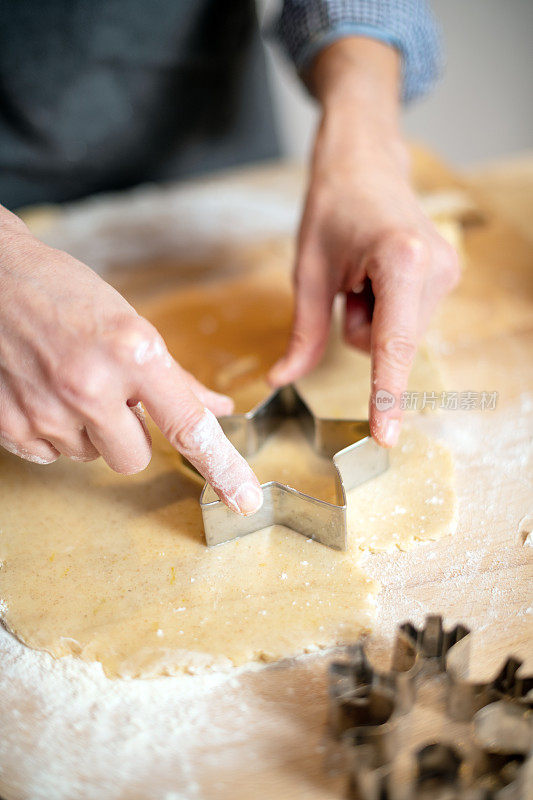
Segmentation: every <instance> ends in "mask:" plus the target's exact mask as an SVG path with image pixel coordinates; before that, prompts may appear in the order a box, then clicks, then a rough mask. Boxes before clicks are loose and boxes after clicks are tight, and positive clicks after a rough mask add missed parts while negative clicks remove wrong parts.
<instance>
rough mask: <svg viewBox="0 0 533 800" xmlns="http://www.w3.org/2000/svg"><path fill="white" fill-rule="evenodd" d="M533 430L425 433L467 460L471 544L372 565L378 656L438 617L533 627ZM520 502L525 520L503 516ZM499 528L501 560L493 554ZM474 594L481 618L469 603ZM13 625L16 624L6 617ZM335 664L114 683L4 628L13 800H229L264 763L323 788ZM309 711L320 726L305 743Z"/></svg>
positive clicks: (3, 758) (464, 517)
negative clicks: (328, 682)
mask: <svg viewBox="0 0 533 800" xmlns="http://www.w3.org/2000/svg"><path fill="white" fill-rule="evenodd" d="M531 423H532V414H531V399H530V397H529V396H523V397H522V398H521V399H520V402H518V403H515V404H513V405H510V406H508V407H507V408H506V409H505V410H504V411H501V412H497V413H494V414H490V415H485V416H484V415H483V414H474V413H468V412H466V413H465V415H460V414H459V413H457V414H454V415H451V414H450V415H449V416H446V415H444V414H443V415H440V416H439V417H436V418H434V419H429V418H426V419H424V420H423V421H421V422H420V424H421V426H422V427H423V428H424V429H425V431H426V432H427V433H430V434H433V435H436V436H441V437H442V438H443V439H445V440H446V442H447V443H448V444H449V445H450V446H451V447H452V449H453V451H454V455H455V460H456V466H457V471H458V479H457V485H458V493H459V502H460V508H459V530H458V532H457V535H456V536H455V537H448V538H445V539H443V540H442V541H440V542H436V543H433V542H432V543H425V544H423V545H420V546H419V547H415V548H414V549H413V550H411V551H410V552H398V551H396V552H395V553H384V554H377V555H376V554H371V553H368V554H366V555H365V556H364V564H363V566H364V568H365V569H366V570H367V571H368V572H369V573H370V574H371V575H372V576H373V577H375V578H377V579H378V580H380V582H381V584H382V593H381V595H380V596H379V598H378V603H379V608H378V617H377V621H376V636H375V637H374V638H375V640H376V642H379V640H380V639H383V638H384V639H385V640H386V648H387V649H388V648H389V644H390V636H391V635H392V633H393V630H394V628H395V626H396V625H397V623H398V622H400V621H403V620H404V619H405V618H410V619H412V620H413V621H415V622H417V623H421V622H422V621H423V619H424V616H425V615H426V614H427V613H429V612H439V611H440V612H444V613H445V616H446V621H447V623H448V624H450V623H452V621H453V620H461V621H464V622H465V623H466V624H470V625H472V626H473V627H474V629H476V630H480V629H482V628H483V627H485V628H490V627H491V625H494V623H495V621H497V620H498V619H502V618H508V617H509V615H513V617H519V618H523V619H524V622H525V623H526V624H527V622H528V620H529V621H530V619H531V615H532V613H533V609H532V608H531V606H530V605H528V603H527V602H526V600H525V599H521V598H520V597H517V593H516V592H515V591H514V588H515V575H516V570H517V569H518V566H519V565H520V564H521V563H524V561H525V559H529V560H530V559H531V548H529V547H526V546H524V545H523V537H522V535H521V533H520V532H521V531H522V529H523V527H524V524H525V523H524V519H526V518H527V516H528V514H530V513H531V509H530V508H528V507H527V504H528V503H529V502H530V497H531V472H530V465H531V445H530V440H531V436H532V431H531ZM473 465H476V467H478V468H479V467H480V468H481V470H479V469H478V471H477V473H476V474H477V475H479V476H480V477H479V478H478V479H477V481H476V482H474V481H472V480H469V475H470V474H471V470H472V466H473ZM495 470H498V478H499V479H498V481H496V480H495V479H494V477H495ZM510 487H511V488H510ZM513 487H514V488H513ZM522 490H523V491H522ZM510 491H514V492H515V494H514V495H513V498H514V501H513V506H512V507H511V505H510V504H509V503H506V502H504V498H505V497H506V496H509V492H510ZM520 491H522V494H520V495H517V494H516V493H517V492H520ZM522 506H523V507H522ZM396 513H397V514H401V507H400V508H398V509H397V510H396ZM489 523H490V529H491V531H492V536H493V537H496V538H497V541H498V547H497V549H496V550H495V549H494V547H493V546H492V548H491V547H489V545H490V544H491V543H490V542H488V540H487V536H486V531H487V529H488V528H489ZM492 544H493V542H492ZM495 553H496V555H495ZM421 574H423V575H424V582H423V584H422V585H420V580H419V577H420V575H421ZM280 580H283V574H281V576H280ZM472 588H475V593H476V608H477V610H476V611H475V613H474V611H473V609H472V608H471V605H470V604H469V603H468V602H465V598H467V597H468V596H469V595H468V592H469V591H471V590H472ZM470 596H471V595H470ZM177 610H181V607H180V608H178V609H177ZM0 611H3V612H4V613H5V611H6V609H5V608H2V606H1V604H0ZM378 634H379V635H378ZM327 660H328V656H327V655H316V656H307V657H302V658H299V659H295V660H293V661H292V662H291V669H290V670H289V669H287V668H286V667H285V668H283V667H282V666H274V667H270V668H261V667H254V668H253V669H250V668H249V669H241V670H239V671H233V672H229V673H216V672H215V673H207V674H202V675H188V676H178V677H172V678H157V679H153V680H144V681H143V680H131V681H120V680H117V681H111V680H109V679H107V678H106V677H105V676H104V675H103V673H102V669H101V666H100V665H99V664H98V663H94V662H93V663H90V664H88V663H85V662H82V661H80V660H77V659H75V658H72V657H66V658H63V659H61V660H55V659H53V658H51V657H50V656H49V655H48V654H46V653H43V652H37V651H34V650H30V649H28V648H26V647H24V645H22V644H20V643H19V642H18V641H16V640H15V639H14V638H13V637H12V636H11V635H10V634H9V633H8V632H7V631H6V630H5V629H3V628H2V627H0V663H1V669H0V707H1V708H2V736H1V737H0V794H2V795H7V796H10V793H11V794H12V795H13V796H24V797H31V798H32V800H49V798H51V797H53V798H54V800H71V798H72V797H76V798H77V800H91V798H94V797H95V796H101V797H104V796H105V797H106V800H121V798H124V797H126V796H127V797H145V796H146V789H145V793H144V794H143V791H142V790H143V787H144V788H145V787H147V786H150V800H176V798H179V800H207V799H208V798H209V800H213V799H214V798H215V799H216V798H217V797H227V796H229V795H228V791H229V790H230V789H231V780H232V779H233V778H234V775H235V774H236V771H237V770H238V771H239V774H240V775H242V774H248V773H246V770H247V769H249V770H251V769H252V766H253V764H254V763H257V761H258V759H265V760H266V761H267V762H269V760H270V761H272V760H273V759H274V760H275V762H276V763H279V764H281V765H282V766H283V768H284V769H288V770H293V769H294V764H295V759H296V763H298V765H299V767H300V768H302V769H305V773H306V774H307V775H309V774H310V773H312V771H313V770H316V774H319V773H320V774H322V763H321V756H320V750H319V748H320V744H321V738H322V731H323V720H324V718H325V710H326V705H325V704H326V688H325V679H324V675H325V665H326V662H327ZM13 698H16V700H14V699H13ZM302 709H304V710H305V709H306V711H305V713H306V714H307V715H308V716H307V717H306V719H307V722H309V738H307V737H306V738H305V741H304V740H303V739H302V736H301V726H302V724H303V723H302V716H301V714H302V713H303V712H302ZM258 731H260V735H259V734H258V733H257V732H258ZM254 733H257V735H256V736H255V738H254ZM244 754H246V757H245V756H244ZM302 774H303V773H302ZM209 775H210V781H209V780H208V779H207V778H206V776H209ZM232 776H233V777H232ZM250 780H253V777H251V778H250ZM316 780H318V778H316ZM321 780H322V781H325V780H326V779H325V778H324V777H322V778H321ZM132 787H139V790H138V792H137V793H136V791H134V792H133V793H132ZM206 787H208V788H206ZM217 787H218V788H217Z"/></svg>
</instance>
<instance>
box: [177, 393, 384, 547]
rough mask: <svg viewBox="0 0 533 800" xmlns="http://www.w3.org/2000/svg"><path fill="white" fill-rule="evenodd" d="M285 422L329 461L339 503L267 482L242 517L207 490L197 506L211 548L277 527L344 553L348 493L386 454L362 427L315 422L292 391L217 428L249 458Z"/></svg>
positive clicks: (379, 465)
mask: <svg viewBox="0 0 533 800" xmlns="http://www.w3.org/2000/svg"><path fill="white" fill-rule="evenodd" d="M287 418H295V419H297V420H298V422H299V424H300V425H301V427H302V429H303V431H304V433H305V434H306V436H307V438H308V440H309V441H310V442H311V444H312V445H313V447H314V449H315V450H316V452H317V453H319V454H320V455H323V456H326V457H327V458H332V459H333V464H334V465H335V470H336V495H337V502H336V503H328V502H326V501H324V500H318V499H317V498H316V497H311V496H309V495H307V494H304V493H303V492H300V491H298V490H297V489H293V488H292V487H291V486H287V485H286V484H283V483H278V482H277V481H270V482H269V483H264V484H262V489H263V496H264V501H263V505H262V507H261V508H260V509H259V511H258V512H257V513H256V514H253V515H252V516H249V517H243V516H241V515H240V514H236V513H235V512H234V511H231V510H230V509H229V508H228V507H227V506H226V505H225V504H224V503H223V502H222V501H220V500H218V499H216V500H214V499H211V498H212V497H214V496H215V495H214V492H213V490H212V488H211V487H210V486H209V484H205V486H204V488H203V490H202V493H201V495H200V506H201V509H202V517H203V522H204V530H205V538H206V541H207V544H208V546H209V547H212V546H214V545H217V544H222V543H223V542H229V541H231V540H232V539H236V538H237V537H239V536H246V534H248V533H253V532H254V531H258V530H261V529H262V528H266V527H268V526H269V525H275V524H278V525H285V526H287V527H288V528H292V530H294V531H297V532H298V533H301V534H302V535H303V536H307V537H309V538H310V539H314V540H315V541H317V542H320V543H321V544H324V545H327V546H328V547H332V548H334V549H336V550H345V549H346V544H347V529H346V492H347V491H349V490H350V489H353V488H354V487H355V486H359V485H360V484H361V483H364V482H365V481H368V480H370V479H371V478H374V477H376V476H377V475H380V474H381V473H382V472H384V471H385V470H386V469H387V467H388V466H389V456H388V452H387V450H385V449H384V448H382V447H379V445H377V444H376V442H375V441H374V440H373V439H372V437H371V436H370V430H369V427H368V423H367V422H366V421H360V420H351V419H322V418H320V417H316V416H315V415H314V414H313V413H312V412H311V410H310V409H309V407H308V406H307V405H306V403H305V402H304V400H303V399H302V397H301V396H300V394H299V393H298V390H297V389H296V388H295V387H294V386H293V385H289V386H284V387H283V388H281V389H278V390H277V391H275V392H273V393H272V394H271V395H270V396H269V397H268V398H267V399H266V400H264V402H262V403H260V404H259V405H258V406H256V407H255V408H254V409H252V410H251V411H248V412H247V413H246V414H233V415H231V416H227V417H221V418H220V419H219V422H220V425H221V426H222V429H223V431H224V433H225V434H226V436H227V437H228V439H229V440H230V442H231V443H232V444H233V445H234V446H235V447H236V448H237V450H238V451H239V453H241V455H243V456H244V457H245V458H249V457H250V456H253V455H254V454H255V453H257V451H258V450H259V449H260V447H261V446H262V445H263V444H264V443H265V442H266V440H267V439H268V437H269V436H270V435H271V434H272V433H274V431H275V430H276V429H277V428H278V427H279V425H280V424H281V423H282V422H283V420H285V419H287ZM186 463H187V464H188V462H186ZM189 466H190V465H189Z"/></svg>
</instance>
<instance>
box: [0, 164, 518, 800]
mask: <svg viewBox="0 0 533 800" xmlns="http://www.w3.org/2000/svg"><path fill="white" fill-rule="evenodd" d="M414 174H415V181H416V184H417V187H418V188H419V189H420V190H422V191H424V192H436V191H442V190H448V189H455V188H457V187H462V188H466V190H467V192H468V193H469V194H470V196H471V197H472V198H473V201H474V202H475V204H476V205H477V206H478V207H479V208H480V210H481V212H482V214H483V216H484V221H483V222H482V223H478V224H476V225H472V226H471V227H467V228H466V229H465V231H464V276H463V280H462V282H461V284H460V286H459V287H458V288H457V290H456V291H455V292H454V294H453V296H452V297H450V298H449V300H448V301H447V302H446V304H445V305H444V306H443V308H442V310H441V312H440V313H439V316H438V318H437V319H436V321H435V323H434V325H433V326H432V329H431V331H430V333H429V341H430V343H431V345H432V346H433V348H434V349H435V351H436V353H437V355H438V357H439V360H440V361H441V363H442V365H443V368H444V374H445V383H446V387H447V388H448V389H449V390H455V391H460V392H461V391H472V392H482V391H497V392H498V393H499V398H498V405H497V408H496V410H495V411H468V410H463V411H448V412H442V413H440V414H438V415H428V416H427V417H425V418H424V420H422V421H421V423H420V424H421V425H422V426H423V428H424V429H426V430H427V431H429V432H430V433H433V434H435V435H436V436H439V437H441V438H443V439H444V440H446V441H447V442H448V443H449V446H450V447H451V449H452V451H453V453H454V456H455V460H456V469H457V490H458V495H459V524H458V530H457V533H456V534H455V535H454V536H453V537H450V538H447V539H444V540H442V541H440V542H435V543H430V544H425V545H423V546H419V547H415V548H414V549H413V550H412V551H411V552H409V553H399V552H398V553H395V554H387V555H371V556H368V558H367V559H366V562H365V568H366V569H367V570H368V571H369V572H370V574H372V576H374V577H376V578H377V579H379V580H380V581H381V583H382V585H383V590H382V593H381V595H380V598H379V608H378V617H377V621H376V627H375V633H374V636H373V639H372V641H371V645H370V649H371V654H372V657H373V658H374V659H375V660H376V663H378V664H379V665H381V666H383V665H385V664H386V663H387V658H388V652H389V646H390V637H391V635H392V632H393V630H394V628H395V626H396V624H397V623H398V622H400V621H403V620H404V619H406V618H411V619H413V620H414V621H416V622H417V623H420V622H422V621H423V619H424V616H425V615H426V614H427V613H431V612H438V613H442V614H443V615H444V616H445V619H446V622H447V624H452V623H454V622H456V621H462V622H464V623H466V624H467V625H469V626H471V627H472V629H473V630H474V631H475V632H476V633H475V635H474V637H473V644H474V647H473V660H472V668H473V673H474V674H475V675H476V677H478V678H488V677H490V676H491V675H492V674H493V672H494V671H495V669H496V668H497V667H498V666H499V664H500V663H501V661H502V659H503V658H504V657H505V656H506V655H507V654H508V653H510V652H512V653H514V654H515V655H518V656H520V657H522V658H524V659H526V661H527V662H528V663H527V665H528V666H529V668H530V669H531V668H532V667H533V652H532V627H533V625H532V620H533V616H532V611H533V609H532V605H533V603H532V581H531V579H532V554H533V550H532V549H531V547H528V546H527V545H525V544H524V540H525V538H526V534H527V532H528V531H530V530H531V529H532V528H533V517H532V516H531V515H532V514H533V489H532V478H533V476H532V469H531V467H532V458H531V440H532V436H533V424H532V422H533V362H532V352H533V335H532V321H533V246H532V243H531V241H527V238H526V237H525V236H523V235H522V234H521V233H520V230H519V225H515V224H513V219H512V214H511V215H510V216H508V217H507V218H505V217H504V216H503V215H501V214H499V213H498V210H497V202H494V200H492V201H491V197H490V187H487V186H485V187H483V186H482V184H481V182H480V181H473V182H472V185H469V184H468V181H467V180H465V179H461V178H460V177H458V176H457V175H454V174H453V173H452V172H450V171H449V170H448V169H447V168H446V167H445V166H443V165H442V164H441V163H440V162H439V161H438V160H437V159H436V158H434V157H433V156H432V155H431V154H429V153H427V152H425V151H423V150H417V151H416V157H415V164H414ZM217 181H218V183H215V186H218V187H221V186H224V185H225V182H226V184H227V183H228V181H229V183H230V184H231V185H232V186H235V185H238V186H239V187H240V189H241V190H242V191H244V192H245V193H246V190H247V189H250V190H251V189H252V188H253V189H254V191H256V190H258V189H259V190H262V191H264V192H268V193H270V194H271V196H272V197H273V198H274V199H275V198H276V197H279V202H280V203H281V204H283V203H285V204H287V203H288V207H291V208H292V207H293V206H294V208H296V206H297V202H298V197H299V196H300V194H301V187H302V173H301V171H300V170H299V169H296V168H293V167H290V166H270V167H264V168H260V169H254V170H249V171H242V172H240V173H238V174H236V175H235V174H232V175H231V176H223V177H221V178H218V179H217ZM526 196H528V197H529V199H530V198H531V193H529V195H528V194H527V192H526ZM250 213H253V210H251V212H250ZM520 214H521V215H522V216H523V214H524V211H523V209H522V208H520ZM29 218H30V219H33V222H34V225H35V227H36V230H38V231H41V232H42V231H43V230H44V231H45V230H46V227H47V225H50V224H51V226H52V228H53V225H54V224H55V222H53V220H55V221H56V222H57V218H56V216H55V212H53V213H52V214H51V216H50V218H49V219H50V220H52V222H51V223H50V222H49V221H48V222H47V221H46V220H47V219H48V217H47V218H46V219H45V218H43V217H42V215H41V216H38V215H37V216H36V215H33V217H32V216H31V215H30V217H29ZM43 220H45V221H43ZM291 224H292V223H291ZM231 231H232V233H231V236H232V241H231V246H230V247H229V250H228V252H229V253H230V254H231V255H235V253H237V252H238V249H239V246H240V245H239V237H238V234H237V233H235V228H232V229H231ZM270 235H271V234H270V233H269V236H270ZM52 238H53V237H52ZM252 238H253V237H252ZM273 240H274V242H275V244H274V245H273V246H276V247H279V248H281V250H280V252H282V253H283V252H285V251H284V250H283V247H285V245H284V244H283V241H285V240H286V241H287V242H288V237H287V236H286V235H285V239H284V238H283V236H282V237H276V236H274V237H273ZM247 247H248V248H249V242H248V243H247ZM286 253H287V258H290V247H289V246H288V245H287V248H286ZM171 272H172V271H171ZM114 274H115V278H116V280H117V281H118V282H119V283H120V282H121V281H122V283H123V285H124V287H125V288H126V290H127V291H128V292H129V294H130V296H131V297H141V296H143V295H145V294H146V292H147V291H148V286H149V287H150V291H156V290H157V286H156V287H154V276H156V277H158V279H159V280H160V287H165V286H167V285H169V284H170V285H171V284H172V281H173V280H174V278H173V276H172V274H170V275H169V273H168V270H167V269H166V268H165V267H164V266H162V267H161V270H160V271H159V272H158V270H157V269H156V270H152V272H151V275H150V279H149V281H148V280H146V275H144V274H143V272H142V270H141V271H136V273H135V274H134V275H130V276H129V277H128V275H127V273H126V272H125V271H124V270H121V268H117V269H116V270H115V273H114ZM431 388H432V387H428V389H431ZM528 515H529V517H528ZM330 659H331V654H323V655H318V656H313V657H305V658H302V659H296V660H293V661H290V662H286V663H282V664H279V665H273V666H269V667H266V668H264V669H262V670H260V671H254V672H250V673H245V674H243V675H241V676H240V677H239V681H238V688H237V690H236V692H237V693H236V694H235V692H229V693H228V692H219V693H218V695H216V697H215V698H213V703H214V705H213V707H214V712H213V713H214V719H213V720H212V724H216V725H218V726H219V727H221V729H222V730H223V729H224V726H226V725H227V726H228V730H229V729H231V730H232V731H233V733H234V728H233V722H232V720H233V718H234V717H235V701H236V699H237V700H242V704H241V707H240V710H239V712H238V724H239V726H240V730H241V731H242V735H241V736H237V737H236V736H235V735H228V737H227V738H225V737H224V736H222V737H221V738H220V740H219V743H218V744H217V745H213V742H212V740H211V739H210V737H206V739H205V741H206V742H208V743H206V744H205V745H202V741H203V738H202V731H201V730H200V731H199V732H198V733H199V739H198V743H197V746H196V750H195V762H194V765H193V766H189V768H188V769H189V772H190V771H191V770H193V772H194V782H193V783H194V791H193V790H192V789H191V788H190V786H191V785H192V784H191V783H190V774H189V776H188V778H187V780H188V781H189V783H187V782H186V781H185V776H184V775H182V774H181V772H180V770H181V769H182V767H183V765H182V764H181V765H180V764H179V763H172V762H171V763H168V762H165V765H164V767H161V765H159V766H158V765H155V764H154V768H153V772H152V774H151V775H150V774H146V773H144V775H143V777H142V778H141V777H139V778H136V779H135V780H133V781H132V784H131V786H130V787H129V788H126V789H124V787H122V789H121V791H120V793H118V790H116V791H115V790H114V789H113V785H112V783H111V784H110V785H108V786H100V788H99V790H98V791H97V789H96V788H95V787H91V786H90V781H89V782H88V788H87V791H86V793H81V794H79V795H78V794H77V795H76V797H78V796H80V797H97V796H98V797H100V798H107V797H109V798H115V797H116V798H118V797H123V798H128V800H132V799H133V798H141V797H142V798H169V799H170V798H171V797H172V798H178V797H179V798H184V799H186V800H189V798H191V799H192V798H199V799H200V800H202V799H203V798H205V800H226V798H227V799H228V800H229V798H231V799H232V800H241V798H242V800H245V798H252V797H253V798H255V800H262V799H263V798H264V799H265V800H266V798H268V799H269V800H271V799H272V798H276V799H278V798H279V800H288V799H289V798H298V800H300V798H301V800H318V798H320V800H327V799H328V798H338V797H340V796H341V794H340V792H341V787H342V785H343V782H342V780H341V779H339V778H332V777H330V776H328V775H327V774H326V773H325V771H324V768H323V763H322V755H321V754H322V745H323V737H324V719H325V714H326V682H325V668H326V665H327V663H328V661H329V660H330ZM168 680H174V679H168ZM33 688H34V687H32V686H31V685H27V686H25V687H24V689H25V691H26V692H27V693H28V694H29V695H31V693H32V691H33ZM18 691H20V686H19V689H18ZM17 702H18V700H17V696H16V691H15V690H14V695H12V696H4V697H1V696H0V707H7V705H13V704H16V703H17ZM30 707H31V704H30ZM26 708H28V706H27V705H26ZM25 713H26V714H29V715H30V717H29V719H28V718H27V719H26V723H27V724H28V723H31V713H35V711H33V712H30V711H26V712H25ZM152 722H153V721H152ZM147 724H149V723H147ZM62 746H65V747H66V746H68V745H65V744H64V743H63V745H60V742H59V741H58V755H57V758H58V759H61V752H60V750H61V747H62ZM8 752H9V751H8ZM18 752H19V757H22V758H24V753H23V751H22V756H20V751H18ZM1 753H2V750H1V747H0V757H1ZM5 757H6V758H7V757H8V756H5ZM2 766H3V767H4V771H2V769H0V794H1V795H5V796H6V799H7V800H12V798H30V796H31V797H42V796H44V795H42V794H39V793H38V792H37V794H30V793H29V790H28V788H27V786H26V787H25V786H24V785H22V784H20V783H19V784H17V786H16V787H14V786H13V782H12V775H13V772H12V771H11V772H10V773H9V774H10V776H11V777H10V778H9V780H10V781H11V783H9V782H8V778H7V777H6V774H7V773H6V770H5V768H6V764H3V765H2V763H1V760H0V767H2ZM3 776H4V777H3ZM3 781H4V782H3ZM187 786H189V788H187ZM171 787H172V788H173V789H174V790H175V794H172V793H171V791H170V788H171ZM69 796H70V797H73V795H69V794H68V791H67V793H66V794H61V792H59V790H58V794H57V797H69ZM50 797H52V795H50Z"/></svg>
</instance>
